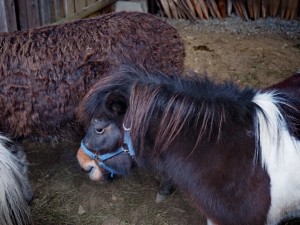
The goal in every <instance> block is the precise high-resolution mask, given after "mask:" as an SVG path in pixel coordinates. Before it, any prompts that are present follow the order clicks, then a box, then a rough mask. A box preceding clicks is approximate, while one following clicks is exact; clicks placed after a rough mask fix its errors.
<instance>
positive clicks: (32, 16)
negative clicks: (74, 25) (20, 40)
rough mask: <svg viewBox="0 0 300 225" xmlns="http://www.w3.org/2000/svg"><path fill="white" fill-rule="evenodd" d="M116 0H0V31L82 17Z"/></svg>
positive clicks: (27, 27) (22, 28)
mask: <svg viewBox="0 0 300 225" xmlns="http://www.w3.org/2000/svg"><path fill="white" fill-rule="evenodd" d="M114 2H116V0H0V32H7V31H9V32H10V31H15V30H24V29H29V28H33V27H38V26H43V25H46V24H50V23H56V22H58V23H60V22H66V21H70V20H74V19H79V18H84V17H87V16H88V15H90V14H92V13H94V12H96V11H98V10H100V9H102V8H104V7H106V6H108V5H110V4H112V3H114Z"/></svg>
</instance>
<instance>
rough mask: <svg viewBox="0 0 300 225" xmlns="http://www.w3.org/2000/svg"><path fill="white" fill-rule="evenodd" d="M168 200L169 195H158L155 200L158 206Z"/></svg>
mask: <svg viewBox="0 0 300 225" xmlns="http://www.w3.org/2000/svg"><path fill="white" fill-rule="evenodd" d="M166 198H167V195H161V194H159V193H157V194H156V198H155V202H156V203H157V204H159V203H161V202H162V201H164V200H165V199H166Z"/></svg>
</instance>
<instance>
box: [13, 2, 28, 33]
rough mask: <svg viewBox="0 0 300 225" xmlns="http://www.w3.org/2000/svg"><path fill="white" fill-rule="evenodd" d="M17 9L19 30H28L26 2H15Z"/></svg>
mask: <svg viewBox="0 0 300 225" xmlns="http://www.w3.org/2000/svg"><path fill="white" fill-rule="evenodd" d="M15 9H16V20H17V26H18V30H27V29H28V28H29V27H28V18H27V10H26V2H25V1H24V0H15Z"/></svg>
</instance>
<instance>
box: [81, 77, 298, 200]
mask: <svg viewBox="0 0 300 225" xmlns="http://www.w3.org/2000/svg"><path fill="white" fill-rule="evenodd" d="M278 89H281V90H289V91H293V93H294V94H296V95H297V96H298V97H299V98H300V72H299V73H296V74H294V75H292V76H290V77H288V78H286V79H284V80H283V81H280V82H279V83H276V84H274V85H271V86H269V87H267V88H265V89H264V90H269V91H271V90H278ZM299 126H300V125H299ZM298 130H300V128H298ZM77 159H78V162H79V164H80V166H81V167H82V169H83V170H84V171H86V172H87V173H88V176H89V178H90V179H91V180H94V181H101V180H105V179H109V175H110V172H109V171H106V170H105V169H104V168H102V167H101V166H99V162H97V160H94V159H91V157H90V156H89V155H87V154H86V153H85V152H84V151H83V149H82V148H81V147H80V148H79V149H78V151H77ZM172 190H173V185H172V182H171V181H170V180H169V179H167V178H165V177H163V179H162V181H161V184H160V186H159V190H158V192H157V195H156V200H155V201H156V202H157V203H159V202H161V201H162V200H164V199H165V198H166V197H167V196H169V195H170V194H171V193H172Z"/></svg>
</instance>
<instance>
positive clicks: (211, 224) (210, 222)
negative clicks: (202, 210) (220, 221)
mask: <svg viewBox="0 0 300 225" xmlns="http://www.w3.org/2000/svg"><path fill="white" fill-rule="evenodd" d="M207 225H216V224H214V223H213V222H212V221H211V220H209V219H207Z"/></svg>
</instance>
